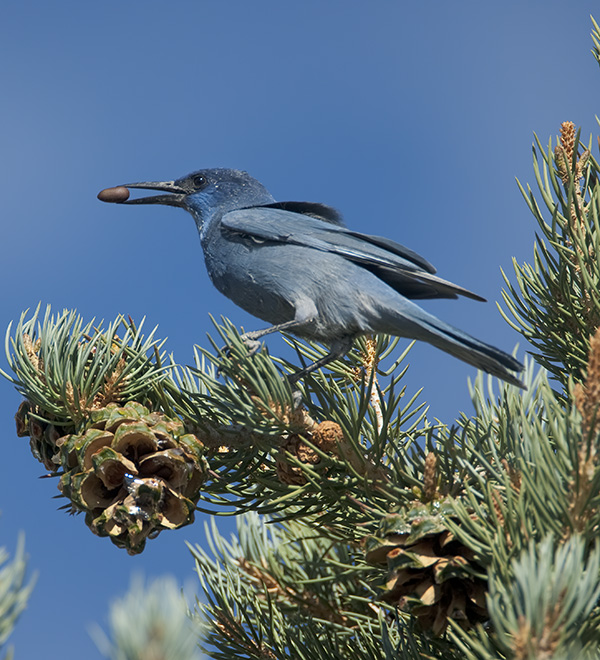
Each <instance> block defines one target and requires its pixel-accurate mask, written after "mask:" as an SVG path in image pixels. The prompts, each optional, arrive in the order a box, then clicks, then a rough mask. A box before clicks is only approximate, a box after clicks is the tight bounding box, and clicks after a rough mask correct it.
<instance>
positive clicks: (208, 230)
mask: <svg viewBox="0 0 600 660" xmlns="http://www.w3.org/2000/svg"><path fill="white" fill-rule="evenodd" d="M124 186H125V187H126V188H144V189H150V190H157V191H161V192H162V193H163V194H159V195H154V196H150V197H142V198H138V199H129V200H127V201H124V200H123V199H122V198H119V199H117V198H116V195H115V199H114V200H113V199H110V190H111V189H109V190H108V191H103V193H101V196H102V199H105V200H106V201H118V202H120V203H124V204H166V205H169V206H177V207H181V208H184V209H185V210H186V211H188V212H189V213H191V214H192V216H193V217H194V220H195V221H196V225H197V227H198V231H199V233H200V241H201V244H202V249H203V251H204V259H205V263H206V268H207V271H208V274H209V276H210V278H211V280H212V282H213V284H214V285H215V287H216V288H217V289H218V290H219V291H221V293H223V294H224V295H226V296H227V297H228V298H230V299H231V300H232V301H233V302H234V303H236V304H237V305H239V306H240V307H242V308H243V309H245V310H246V311H247V312H249V313H250V314H253V315H254V316H257V317H259V318H260V319H262V320H264V321H266V322H267V323H269V324H271V325H270V327H269V328H266V329H264V330H258V331H255V332H249V333H247V334H246V335H245V339H246V340H247V341H248V342H249V343H252V342H256V340H257V339H259V338H260V337H262V336H264V335H266V334H268V333H270V332H275V331H277V330H285V331H288V332H291V333H293V334H295V335H297V336H299V337H304V338H306V339H312V340H316V341H319V342H322V343H324V344H327V345H328V346H329V347H330V353H329V354H328V355H327V356H326V358H324V359H322V360H319V361H318V362H316V363H314V364H312V365H309V367H307V368H306V369H304V370H302V371H300V372H298V373H297V374H295V375H294V376H292V378H291V379H292V381H295V380H297V379H298V378H301V377H302V376H304V375H305V374H306V373H308V372H310V371H312V370H314V369H316V368H319V367H321V366H324V365H325V364H327V363H328V362H330V361H331V360H333V359H336V358H338V357H341V356H342V355H344V354H345V353H346V352H347V351H348V350H349V349H350V347H351V345H352V341H353V340H354V339H355V338H356V337H358V336H360V335H364V334H372V333H387V334H390V335H396V336H399V337H407V338H410V339H419V340H421V341H425V342H428V343H429V344H432V345H433V346H436V347H437V348H439V349H441V350H443V351H445V352H447V353H450V354H451V355H454V356H455V357H457V358H459V359H461V360H464V361H465V362H467V363H468V364H471V365H473V366H475V367H477V368H478V369H482V370H483V371H486V372H488V373H490V374H492V375H494V376H498V377H499V378H502V379H504V380H506V381H508V382H509V383H512V384H514V385H518V386H521V387H522V384H521V382H520V381H519V380H518V379H517V378H516V377H515V376H514V375H513V374H512V373H511V372H512V371H517V372H518V371H521V370H522V368H523V367H522V365H521V363H520V362H519V361H518V360H516V359H515V358H513V357H512V356H511V355H509V354H507V353H505V352H503V351H501V350H499V349H497V348H494V347H493V346H490V345H489V344H485V343H483V342H481V341H479V340H478V339H475V338H474V337H471V336H470V335H468V334H467V333H465V332H463V331H462V330H459V329H457V328H454V327H452V326H451V325H449V324H447V323H445V322H444V321H441V320H439V319H438V318H436V317H435V316H433V315H432V314H429V313H428V312H426V311H424V310H423V309H422V308H421V307H419V306H418V305H417V304H415V303H414V302H412V301H413V300H419V299H427V298H457V297H458V296H466V297H468V298H472V299H474V300H483V298H481V297H480V296H478V295H477V294H475V293H472V292H471V291H468V290H467V289H464V288H462V287H460V286H457V285H455V284H452V283H451V282H448V281H446V280H443V279H441V278H439V277H438V276H437V275H436V274H435V272H436V271H435V268H434V267H433V266H432V265H431V264H430V263H429V262H428V261H426V260H425V259H424V258H423V257H421V256H420V255H418V254H416V253H415V252H413V251H412V250H409V249H408V248H406V247H404V246H403V245H400V244H399V243H396V242H394V241H392V240H389V239H386V238H382V237H379V236H371V235H367V234H361V233H359V232H356V231H352V230H350V229H348V228H346V227H345V226H344V224H343V221H342V218H341V215H340V214H339V213H338V212H337V211H336V210H334V209H332V208H330V207H328V206H325V205H323V204H316V203H311V202H276V201H275V200H274V199H273V197H272V196H271V195H270V193H269V192H268V191H267V190H266V189H265V188H264V186H263V185H262V184H261V183H259V182H258V181H256V179H253V178H252V177H251V176H250V175H248V174H247V173H246V172H241V171H238V170H230V169H207V170H200V171H198V172H194V173H193V174H190V175H189V176H186V177H183V178H181V179H177V180H175V181H152V182H144V183H130V184H124ZM119 190H122V188H119ZM125 192H126V191H125Z"/></svg>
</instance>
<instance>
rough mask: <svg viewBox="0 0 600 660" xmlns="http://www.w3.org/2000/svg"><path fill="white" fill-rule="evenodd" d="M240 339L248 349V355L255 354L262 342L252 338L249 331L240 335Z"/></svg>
mask: <svg viewBox="0 0 600 660" xmlns="http://www.w3.org/2000/svg"><path fill="white" fill-rule="evenodd" d="M240 339H241V340H242V341H243V342H244V346H245V347H246V348H247V349H248V354H249V355H250V357H252V356H253V355H256V354H257V353H258V351H259V350H260V347H261V346H262V342H260V341H257V340H256V339H254V338H253V337H252V333H251V332H246V333H245V334H243V335H242V336H241V337H240Z"/></svg>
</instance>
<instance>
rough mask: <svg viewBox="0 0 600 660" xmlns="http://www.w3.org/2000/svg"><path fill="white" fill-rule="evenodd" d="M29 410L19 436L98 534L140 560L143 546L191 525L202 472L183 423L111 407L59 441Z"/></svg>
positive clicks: (22, 412) (24, 409) (197, 449)
mask: <svg viewBox="0 0 600 660" xmlns="http://www.w3.org/2000/svg"><path fill="white" fill-rule="evenodd" d="M28 406H29V407H28ZM30 410H31V407H30V404H28V403H27V402H26V403H25V404H22V405H21V407H20V408H19V412H18V413H17V432H18V433H19V432H20V433H19V434H20V435H26V434H27V432H28V433H29V434H31V445H32V451H33V452H34V455H35V456H36V458H38V460H40V461H41V462H42V463H44V465H45V466H46V467H47V468H48V469H52V470H53V471H54V472H56V471H57V470H58V469H59V467H61V466H62V469H63V473H62V476H61V477H60V482H59V486H58V487H59V490H60V491H61V492H62V494H63V495H64V496H65V497H68V498H69V499H70V500H71V503H72V506H73V509H72V510H73V511H77V512H79V511H81V512H84V513H85V514H86V516H85V520H86V524H87V525H88V526H89V527H90V529H91V530H92V531H93V532H94V533H95V534H98V535H99V536H109V537H110V539H111V541H112V542H113V543H114V544H115V545H117V546H119V547H122V548H126V549H127V551H128V552H129V553H130V554H137V553H139V552H141V551H142V550H143V549H144V546H145V543H146V539H147V538H154V537H155V536H157V535H158V534H159V533H160V532H161V531H162V530H163V529H176V528H178V527H182V526H184V525H188V524H190V523H191V522H193V520H194V511H195V505H196V503H197V501H198V497H199V494H200V488H201V486H202V484H203V483H204V481H205V479H206V466H207V464H206V461H205V459H204V457H203V455H202V452H203V447H202V444H201V443H200V442H199V441H198V439H197V438H196V436H194V435H191V434H186V433H185V429H184V426H183V423H182V422H181V421H180V420H178V419H170V418H168V417H166V416H164V415H162V414H161V413H151V412H149V411H148V409H147V408H145V407H144V406H142V405H141V404H139V403H135V402H129V403H127V404H125V405H124V406H122V407H120V406H118V405H117V404H109V405H108V406H106V407H105V408H102V409H101V410H97V411H94V412H93V413H92V416H91V420H90V422H89V424H88V425H87V427H86V428H85V429H84V430H82V431H81V432H80V433H77V434H75V433H72V434H69V435H63V436H62V437H59V434H58V432H57V431H56V430H54V431H52V430H51V431H49V429H54V427H53V426H52V425H44V424H42V423H37V420H34V421H32V419H33V418H32V419H29V418H28V417H29V411H30ZM26 422H27V423H26ZM36 424H37V426H36ZM38 427H39V429H38ZM32 431H34V432H35V436H34V433H33V432H32Z"/></svg>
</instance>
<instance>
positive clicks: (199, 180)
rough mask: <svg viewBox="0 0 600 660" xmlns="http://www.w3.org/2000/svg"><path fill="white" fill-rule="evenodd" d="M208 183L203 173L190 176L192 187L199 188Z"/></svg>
mask: <svg viewBox="0 0 600 660" xmlns="http://www.w3.org/2000/svg"><path fill="white" fill-rule="evenodd" d="M207 183H208V181H207V180H206V177H205V176H204V175H203V174H196V175H195V176H193V177H192V184H193V186H194V188H196V189H198V190H199V189H200V188H204V186H205V185H206V184H207Z"/></svg>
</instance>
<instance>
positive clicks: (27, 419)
mask: <svg viewBox="0 0 600 660" xmlns="http://www.w3.org/2000/svg"><path fill="white" fill-rule="evenodd" d="M15 423H16V425H17V435H18V436H19V437H20V438H23V437H25V436H29V438H30V439H29V446H30V447H31V453H32V454H33V455H34V456H35V458H37V460H38V461H39V462H40V463H43V465H44V467H45V468H46V469H47V470H50V471H52V472H56V471H57V470H58V469H59V467H60V456H59V453H58V447H57V445H56V442H57V440H58V439H59V438H60V437H61V435H63V433H65V429H64V427H58V426H55V425H54V424H52V423H51V422H47V421H44V420H43V419H42V416H41V414H40V411H39V410H38V408H37V406H34V405H33V404H32V403H30V402H29V401H23V402H22V403H21V405H20V406H19V409H18V410H17V413H16V414H15ZM70 430H72V429H66V432H67V433H68V432H69V431H70Z"/></svg>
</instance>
